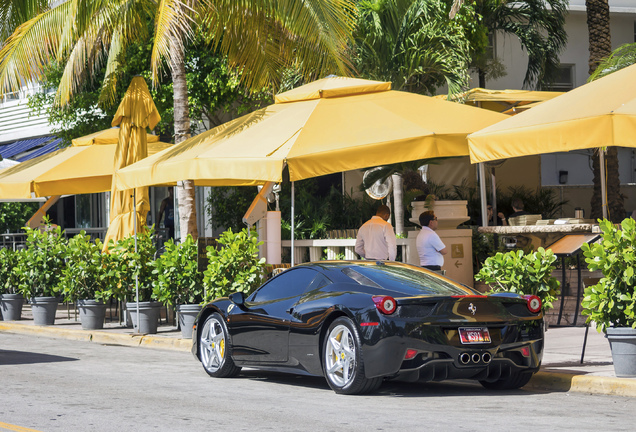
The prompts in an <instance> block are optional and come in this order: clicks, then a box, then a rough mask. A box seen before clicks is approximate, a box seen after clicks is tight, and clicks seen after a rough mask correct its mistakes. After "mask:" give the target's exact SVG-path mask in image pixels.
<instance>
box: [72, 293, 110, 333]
mask: <svg viewBox="0 0 636 432" xmlns="http://www.w3.org/2000/svg"><path fill="white" fill-rule="evenodd" d="M77 309H78V310H79V317H80V322H81V323H82V329H84V330H100V329H103V328H104V319H105V318H106V304H105V303H104V302H101V301H98V300H78V301H77Z"/></svg>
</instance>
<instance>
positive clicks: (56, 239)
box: [14, 224, 66, 298]
mask: <svg viewBox="0 0 636 432" xmlns="http://www.w3.org/2000/svg"><path fill="white" fill-rule="evenodd" d="M26 232H27V240H26V249H24V250H22V251H20V253H19V254H18V262H17V264H16V267H15V269H14V274H15V276H16V278H17V280H18V285H19V291H20V292H21V293H22V295H23V296H24V297H25V298H30V297H55V296H57V294H58V293H59V291H60V279H61V277H62V269H63V268H64V258H65V255H66V239H65V238H64V235H63V233H62V229H61V228H60V227H59V226H58V227H55V228H53V227H52V226H51V225H50V224H47V225H45V228H44V229H43V230H39V229H31V228H26Z"/></svg>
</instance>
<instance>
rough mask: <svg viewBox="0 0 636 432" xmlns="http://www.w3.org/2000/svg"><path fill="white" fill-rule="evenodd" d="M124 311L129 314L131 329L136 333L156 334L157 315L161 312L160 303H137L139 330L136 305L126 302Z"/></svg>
mask: <svg viewBox="0 0 636 432" xmlns="http://www.w3.org/2000/svg"><path fill="white" fill-rule="evenodd" d="M126 309H127V310H128V312H129V313H130V319H131V321H132V325H133V328H134V329H135V332H136V333H142V334H156V333H157V324H158V323H159V313H160V312H161V311H160V309H161V303H160V302H155V301H150V302H139V328H137V303H136V302H127V303H126Z"/></svg>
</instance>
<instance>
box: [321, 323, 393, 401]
mask: <svg viewBox="0 0 636 432" xmlns="http://www.w3.org/2000/svg"><path fill="white" fill-rule="evenodd" d="M322 348H323V350H322V353H323V362H322V366H323V372H324V375H325V378H326V379H327V383H329V387H331V389H332V390H333V391H335V392H336V393H338V394H365V393H370V392H373V391H375V390H377V389H378V388H379V387H380V385H381V384H382V377H376V378H367V377H366V376H365V374H364V359H363V357H362V349H361V343H360V336H359V334H358V331H357V330H356V328H355V325H354V324H353V322H352V321H351V320H350V319H349V318H346V317H340V318H337V319H336V320H334V322H333V323H331V325H330V326H329V329H328V330H327V334H326V336H325V338H324V341H323V347H322Z"/></svg>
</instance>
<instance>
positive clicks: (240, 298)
mask: <svg viewBox="0 0 636 432" xmlns="http://www.w3.org/2000/svg"><path fill="white" fill-rule="evenodd" d="M229 298H230V301H231V302H232V303H234V304H235V305H237V306H238V307H243V306H244V305H245V294H243V293H242V292H235V293H232V294H230V297H229Z"/></svg>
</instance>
